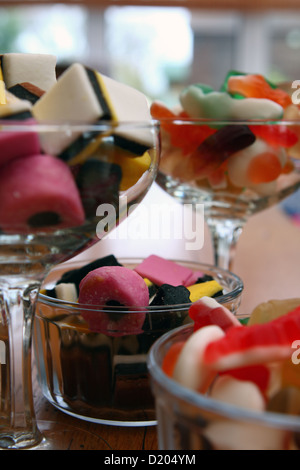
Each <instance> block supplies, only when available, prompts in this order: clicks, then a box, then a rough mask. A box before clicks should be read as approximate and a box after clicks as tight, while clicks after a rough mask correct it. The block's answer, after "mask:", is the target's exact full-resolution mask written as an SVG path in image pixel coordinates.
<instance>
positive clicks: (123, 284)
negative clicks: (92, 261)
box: [78, 266, 149, 334]
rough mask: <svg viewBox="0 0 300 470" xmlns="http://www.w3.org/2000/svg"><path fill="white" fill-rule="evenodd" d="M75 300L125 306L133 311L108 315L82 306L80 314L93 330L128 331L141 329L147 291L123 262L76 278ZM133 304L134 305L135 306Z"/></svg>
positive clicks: (147, 295)
mask: <svg viewBox="0 0 300 470" xmlns="http://www.w3.org/2000/svg"><path fill="white" fill-rule="evenodd" d="M78 303H79V304H82V305H97V306H100V305H102V306H104V307H105V305H107V306H109V305H110V306H113V305H116V306H126V307H129V308H132V309H133V310H134V313H130V314H126V313H124V312H122V311H120V313H119V314H117V313H115V312H114V313H113V314H112V315H110V314H109V312H108V313H105V308H104V311H103V312H100V313H99V312H97V311H96V312H93V310H88V309H84V310H82V312H81V313H82V316H83V318H84V319H85V320H86V321H87V323H88V324H89V327H90V328H91V329H92V330H93V331H98V332H108V333H111V334H117V333H116V330H118V331H122V333H123V334H130V333H132V332H136V331H138V330H140V329H141V327H142V325H143V323H144V320H145V312H144V309H143V308H142V307H146V306H147V305H148V304H149V292H148V288H147V285H146V283H145V282H144V280H143V278H141V277H140V276H139V274H137V273H136V272H135V271H134V270H132V269H129V268H125V267H123V266H103V267H101V268H97V269H95V270H93V271H91V272H89V273H88V274H87V275H86V276H85V277H84V278H83V279H82V281H81V282H80V285H79V297H78ZM135 308H136V309H135Z"/></svg>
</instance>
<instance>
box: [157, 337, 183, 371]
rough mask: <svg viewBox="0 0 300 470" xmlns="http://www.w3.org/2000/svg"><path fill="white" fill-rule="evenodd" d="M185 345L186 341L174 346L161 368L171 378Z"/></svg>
mask: <svg viewBox="0 0 300 470" xmlns="http://www.w3.org/2000/svg"><path fill="white" fill-rule="evenodd" d="M184 344H185V342H184V341H178V343H174V344H172V345H171V346H170V348H169V349H168V351H167V353H166V354H165V356H164V358H163V362H162V365H161V368H162V370H163V371H164V373H165V374H166V375H168V376H169V377H172V376H173V373H174V368H175V365H176V363H177V360H178V357H179V354H180V353H181V351H182V348H183V347H184Z"/></svg>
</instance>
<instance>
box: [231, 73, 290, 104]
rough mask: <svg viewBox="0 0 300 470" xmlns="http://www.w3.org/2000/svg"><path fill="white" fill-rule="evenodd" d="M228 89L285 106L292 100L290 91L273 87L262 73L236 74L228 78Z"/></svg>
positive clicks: (248, 96)
mask: <svg viewBox="0 0 300 470" xmlns="http://www.w3.org/2000/svg"><path fill="white" fill-rule="evenodd" d="M227 91H228V92H229V93H238V94H240V95H243V96H245V97H247V98H267V99H269V100H272V101H274V102H275V103H278V104H279V105H280V106H282V107H283V108H285V107H287V106H289V105H290V104H291V103H292V101H291V97H290V95H289V94H288V93H286V92H285V91H283V90H281V89H280V88H272V87H271V86H270V85H269V83H268V82H267V81H266V79H265V78H264V77H263V76H262V75H252V74H249V75H248V74H246V75H235V76H231V77H229V78H228V81H227Z"/></svg>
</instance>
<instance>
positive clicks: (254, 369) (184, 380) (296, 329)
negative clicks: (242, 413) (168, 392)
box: [162, 298, 300, 450]
mask: <svg viewBox="0 0 300 470" xmlns="http://www.w3.org/2000/svg"><path fill="white" fill-rule="evenodd" d="M216 304H218V302H216ZM189 315H190V317H191V318H192V319H193V321H194V326H193V332H192V334H191V336H190V337H189V338H188V339H187V340H186V341H185V342H184V341H182V342H178V343H175V344H174V345H172V346H171V347H170V349H169V350H168V352H167V354H166V356H165V357H164V361H163V365H162V368H163V370H164V372H165V373H166V374H167V375H168V376H170V377H172V378H173V379H174V380H176V381H177V382H179V383H180V384H181V385H183V386H184V387H187V388H189V389H191V390H194V391H196V392H199V393H201V394H207V395H208V396H210V397H211V398H214V399H216V400H218V401H221V402H224V403H228V404H230V405H234V406H236V407H238V408H243V409H246V410H248V411H253V412H255V413H258V414H259V413H264V412H265V411H268V412H275V413H285V414H287V415H296V416H298V417H299V420H300V369H299V340H300V298H293V299H287V300H271V301H269V302H264V303H262V304H259V305H258V306H257V307H256V308H255V309H254V311H253V312H252V314H251V316H250V317H249V319H248V321H246V322H245V323H244V324H243V322H239V321H238V320H237V318H236V317H234V316H233V315H232V313H231V312H230V311H229V310H227V309H226V308H225V307H224V306H222V305H216V306H214V307H213V308H211V307H209V306H208V305H207V303H206V299H205V298H202V299H200V300H199V301H197V302H196V303H194V304H193V305H192V306H191V307H190V310H189ZM290 434H291V432H290V431H287V430H285V429H280V427H279V428H274V429H272V427H268V426H266V427H263V428H261V427H260V425H259V424H256V423H252V424H251V423H249V422H248V423H246V422H243V421H235V422H234V421H231V422H229V421H226V420H225V421H222V420H221V419H219V420H218V419H217V420H216V421H212V422H210V423H208V424H207V426H204V427H203V437H204V438H205V439H207V441H208V442H209V444H210V446H211V447H212V448H213V449H223V450H224V449H232V450H233V449H236V450H238V449H244V450H245V449H247V448H252V449H253V448H254V449H257V450H260V449H265V450H270V449H273V450H274V449H287V448H295V449H296V448H298V449H299V448H300V440H299V433H294V435H292V434H291V435H290ZM249 446H250V447H249Z"/></svg>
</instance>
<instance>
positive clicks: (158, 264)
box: [135, 255, 203, 286]
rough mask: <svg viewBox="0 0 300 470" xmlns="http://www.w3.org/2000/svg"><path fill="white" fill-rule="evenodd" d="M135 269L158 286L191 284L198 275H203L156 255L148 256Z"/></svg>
mask: <svg viewBox="0 0 300 470" xmlns="http://www.w3.org/2000/svg"><path fill="white" fill-rule="evenodd" d="M135 271H136V272H137V273H138V274H140V276H142V277H145V278H147V279H149V280H150V281H152V282H153V283H154V284H156V285H158V286H160V285H162V284H170V285H171V286H180V285H183V286H191V285H192V284H195V282H196V281H197V279H198V278H199V277H201V276H203V273H201V272H195V271H193V270H192V269H189V268H187V267H185V266H181V265H179V264H177V263H175V262H174V261H170V260H166V259H164V258H160V257H159V256H157V255H150V256H148V258H146V259H145V260H144V261H143V262H142V263H141V264H139V265H138V266H137V267H136V268H135Z"/></svg>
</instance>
